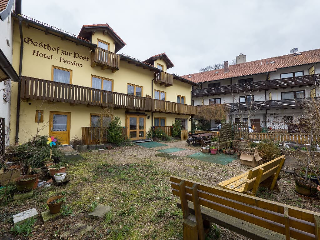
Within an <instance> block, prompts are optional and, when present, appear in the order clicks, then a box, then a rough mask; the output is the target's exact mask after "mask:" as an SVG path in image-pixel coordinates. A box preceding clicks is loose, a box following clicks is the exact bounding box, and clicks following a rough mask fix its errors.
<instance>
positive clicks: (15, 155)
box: [8, 136, 63, 168]
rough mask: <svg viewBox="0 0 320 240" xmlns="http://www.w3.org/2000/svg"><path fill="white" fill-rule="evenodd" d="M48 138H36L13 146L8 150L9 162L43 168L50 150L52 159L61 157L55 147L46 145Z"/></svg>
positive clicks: (60, 153) (56, 146)
mask: <svg viewBox="0 0 320 240" xmlns="http://www.w3.org/2000/svg"><path fill="white" fill-rule="evenodd" d="M47 141H48V136H36V137H34V138H33V139H31V140H30V141H28V142H26V143H24V144H21V145H19V146H13V147H10V148H9V149H8V153H9V157H10V160H11V161H17V162H20V163H22V164H24V165H25V166H31V167H33V168H38V167H42V166H44V162H45V160H47V159H49V158H50V150H52V158H59V160H60V159H61V158H62V157H63V154H62V152H61V151H60V150H59V149H58V145H59V143H58V142H57V145H55V146H52V147H50V146H49V145H48V144H47Z"/></svg>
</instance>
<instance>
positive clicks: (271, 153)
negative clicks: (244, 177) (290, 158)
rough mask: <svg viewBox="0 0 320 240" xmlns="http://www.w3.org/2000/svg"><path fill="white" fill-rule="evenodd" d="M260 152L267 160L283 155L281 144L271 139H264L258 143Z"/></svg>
mask: <svg viewBox="0 0 320 240" xmlns="http://www.w3.org/2000/svg"><path fill="white" fill-rule="evenodd" d="M258 152H259V154H260V156H261V157H262V159H263V161H265V162H268V161H271V160H273V159H275V158H277V157H280V156H281V150H280V148H279V146H278V145H277V144H276V143H274V142H273V141H271V140H264V141H262V142H260V143H259V144H258Z"/></svg>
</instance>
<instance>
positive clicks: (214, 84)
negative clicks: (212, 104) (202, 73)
mask: <svg viewBox="0 0 320 240" xmlns="http://www.w3.org/2000/svg"><path fill="white" fill-rule="evenodd" d="M218 87H220V83H219V82H217V83H209V84H208V88H218Z"/></svg>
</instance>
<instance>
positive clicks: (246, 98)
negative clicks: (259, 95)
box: [239, 95, 254, 103]
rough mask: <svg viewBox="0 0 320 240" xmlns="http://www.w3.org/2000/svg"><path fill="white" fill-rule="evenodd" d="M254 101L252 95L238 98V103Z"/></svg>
mask: <svg viewBox="0 0 320 240" xmlns="http://www.w3.org/2000/svg"><path fill="white" fill-rule="evenodd" d="M253 101H254V96H253V95H247V96H240V97H239V102H240V103H251V102H253Z"/></svg>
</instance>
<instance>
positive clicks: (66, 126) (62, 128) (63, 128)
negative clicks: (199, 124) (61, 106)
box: [49, 112, 71, 145]
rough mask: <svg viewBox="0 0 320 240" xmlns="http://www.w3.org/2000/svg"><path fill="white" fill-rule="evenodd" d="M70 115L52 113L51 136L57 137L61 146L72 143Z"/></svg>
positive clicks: (67, 113) (66, 113)
mask: <svg viewBox="0 0 320 240" xmlns="http://www.w3.org/2000/svg"><path fill="white" fill-rule="evenodd" d="M70 114H71V113H69V112H50V123H49V136H50V137H51V136H53V137H55V138H56V139H58V141H59V142H60V143H61V144H68V145H69V143H70Z"/></svg>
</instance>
